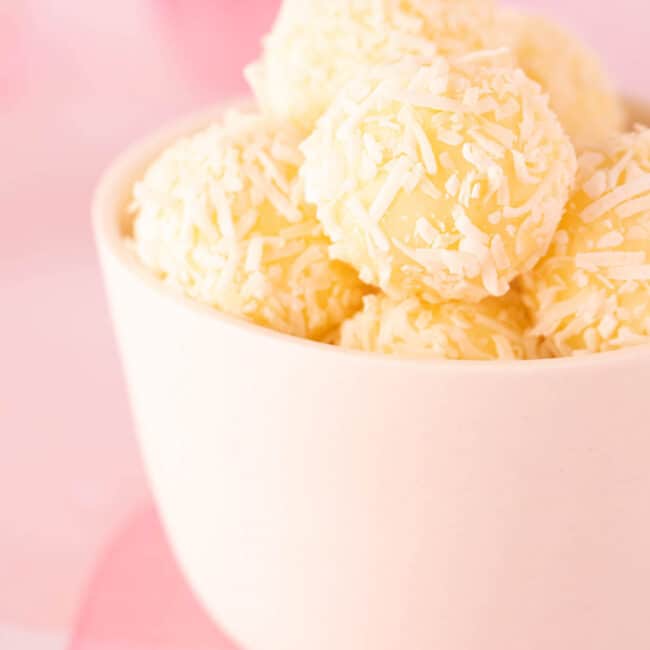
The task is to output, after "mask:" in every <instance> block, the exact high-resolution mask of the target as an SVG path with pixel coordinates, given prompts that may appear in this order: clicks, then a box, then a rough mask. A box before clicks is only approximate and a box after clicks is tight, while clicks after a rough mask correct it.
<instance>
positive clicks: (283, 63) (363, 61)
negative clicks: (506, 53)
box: [246, 0, 497, 128]
mask: <svg viewBox="0 0 650 650" xmlns="http://www.w3.org/2000/svg"><path fill="white" fill-rule="evenodd" d="M496 29H497V23H496V19H495V14H494V10H493V3H492V0H285V1H284V4H283V6H282V9H281V11H280V14H279V16H278V19H277V21H276V23H275V25H274V27H273V29H272V31H271V33H270V34H269V35H268V36H267V37H266V39H265V41H264V50H263V54H262V57H261V58H260V60H259V61H257V62H256V63H254V64H252V65H251V66H249V67H248V68H247V70H246V76H247V78H248V80H249V83H250V84H251V86H252V88H253V90H254V92H255V94H256V96H257V98H258V100H259V102H260V104H261V105H262V107H263V108H264V109H265V110H266V111H268V112H270V113H272V114H275V115H277V116H280V117H282V118H290V119H293V120H295V121H297V122H298V123H300V124H301V125H302V126H304V127H306V128H312V127H313V125H314V123H315V121H316V119H317V118H318V117H319V116H320V115H321V114H322V113H323V112H324V111H325V109H326V108H327V107H328V106H329V104H330V103H331V102H332V101H333V99H334V97H335V96H336V94H337V92H338V91H339V90H340V89H341V88H342V87H343V86H344V85H345V83H346V82H347V81H349V80H350V79H352V78H354V77H356V76H357V75H358V74H359V73H360V71H361V70H362V69H363V68H364V67H366V66H368V65H369V64H383V63H390V62H394V61H399V60H401V59H402V58H403V57H404V56H420V57H425V58H427V59H430V58H431V57H432V56H434V55H435V54H436V53H439V54H444V55H453V54H459V53H465V52H470V51H473V50H477V49H483V48H485V47H487V45H488V43H491V42H492V41H493V40H494V35H495V34H496V33H497V32H496Z"/></svg>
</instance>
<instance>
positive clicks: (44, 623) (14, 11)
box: [0, 0, 650, 650]
mask: <svg viewBox="0 0 650 650" xmlns="http://www.w3.org/2000/svg"><path fill="white" fill-rule="evenodd" d="M516 4H519V5H521V6H528V7H532V8H537V9H539V10H543V11H545V12H547V13H552V14H554V15H556V16H558V17H560V18H561V19H562V20H563V21H564V22H565V23H567V24H569V25H573V26H575V27H576V28H577V29H578V30H579V31H580V32H581V33H582V34H583V36H584V37H585V38H586V39H587V40H588V41H590V42H591V43H593V44H594V45H596V46H597V48H598V49H599V50H600V51H601V53H602V54H603V56H604V57H605V58H606V59H607V60H608V62H609V65H610V68H611V69H612V72H613V74H614V75H615V76H616V78H617V79H618V80H619V84H620V86H621V88H622V89H624V90H625V91H626V92H629V93H633V94H637V95H640V96H648V97H650V66H648V65H647V64H646V60H647V56H646V55H647V52H648V47H647V44H646V40H647V29H648V28H647V25H648V20H650V3H648V1H647V0H619V2H617V3H615V4H614V3H611V4H608V5H607V6H606V7H601V6H598V7H597V6H596V4H595V3H593V1H586V0H563V1H561V0H521V1H520V2H518V3H516ZM276 6H277V0H212V1H209V0H111V2H110V3H106V2H100V1H99V0H85V2H79V1H78V0H0V227H1V230H0V333H1V334H2V336H0V649H2V650H4V649H5V648H7V649H9V648H11V649H12V650H13V649H15V650H24V649H29V650H54V648H56V650H60V649H61V648H64V647H66V646H67V644H68V641H69V639H70V638H71V637H73V638H74V640H75V643H76V644H77V645H76V646H75V650H158V648H161V649H162V650H166V649H167V648H169V650H203V648H204V647H206V648H215V649H216V650H225V647H226V646H223V649H222V646H221V645H219V643H223V639H222V637H220V636H219V635H218V633H217V632H215V630H214V628H213V627H212V626H211V625H209V624H208V623H207V622H206V621H205V620H204V619H202V618H201V615H200V614H199V613H197V610H196V605H195V604H194V603H193V601H192V600H191V598H190V597H189V595H188V594H187V592H186V591H183V590H184V587H183V583H182V580H181V579H180V577H179V576H178V575H177V574H173V573H166V572H173V569H172V568H171V567H172V566H173V564H172V563H171V560H170V559H169V557H168V556H166V555H165V553H166V551H165V552H163V551H160V553H159V551H158V550H155V549H159V550H160V549H161V548H164V547H163V546H161V545H163V544H164V543H163V541H162V537H161V535H160V531H159V529H158V528H157V525H156V523H155V519H153V516H152V515H151V514H146V513H147V511H146V510H145V511H144V512H145V514H144V515H142V516H141V517H142V518H141V519H138V518H137V516H136V519H131V521H132V522H135V523H132V528H130V529H129V528H128V526H127V528H124V526H125V525H126V524H125V522H127V521H128V520H129V518H130V517H133V516H134V514H133V513H137V512H142V510H140V509H141V508H142V507H143V504H146V503H148V500H149V496H148V492H147V488H146V482H145V479H144V476H143V472H142V469H141V466H140V460H139V457H138V453H137V449H136V445H135V442H134V438H133V433H132V425H131V421H130V417H129V413H128V407H127V403H126V397H125V393H124V389H123V386H122V378H121V374H120V369H119V364H118V361H117V356H116V352H115V347H114V342H113V338H112V334H111V331H110V324H109V322H108V317H107V313H106V309H105V306H104V296H103V292H102V288H101V283H100V279H99V274H98V269H97V265H96V262H95V254H94V250H93V247H92V242H91V235H90V229H89V212H88V205H89V201H90V196H91V192H92V187H93V184H94V182H95V180H96V178H97V176H98V175H99V173H100V171H101V170H102V168H103V167H104V166H105V165H106V163H107V162H108V161H109V160H110V158H111V157H112V156H113V155H114V154H115V153H117V152H118V151H119V150H120V149H121V148H123V147H124V146H125V145H126V144H127V143H128V142H129V141H131V140H132V139H133V138H134V137H136V136H138V135H140V134H142V133H144V132H146V131H148V130H150V129H152V128H155V127H156V126H157V125H158V124H160V123H161V122H163V121H165V120H167V119H169V118H171V117H173V116H175V115H178V114H180V113H182V112H185V111H188V110H191V109H193V108H196V107H198V106H199V105H202V104H205V103H207V102H211V101H215V100H217V99H219V98H222V97H225V96H228V95H232V94H233V93H240V92H242V91H243V90H244V88H245V87H244V84H243V81H242V79H241V76H240V72H239V70H240V68H241V66H242V65H243V64H244V63H245V62H246V61H248V60H250V59H252V58H253V57H254V55H255V53H256V51H257V43H258V39H259V35H260V34H261V33H263V32H264V30H265V29H266V28H267V26H268V25H269V24H270V22H271V19H272V16H273V13H274V11H275V8H276ZM138 522H140V523H138ZM143 522H144V523H143ZM120 530H122V531H124V530H126V531H128V530H131V537H129V536H128V535H127V536H126V537H124V536H122V537H119V531H120ZM133 531H135V532H133ZM138 531H139V532H138ZM115 535H118V538H117V539H118V541H119V539H122V540H125V539H126V541H127V542H128V540H129V539H131V540H132V542H133V544H132V545H131V546H129V545H128V544H127V546H126V547H124V548H126V549H130V551H129V552H130V555H128V558H131V559H129V561H128V562H127V561H124V562H121V561H118V560H119V557H121V556H120V555H119V553H118V555H115V553H117V551H114V552H113V555H111V553H110V552H109V554H108V555H102V553H103V552H104V553H105V551H106V548H107V544H109V540H110V539H114V540H115V539H116V538H115ZM147 535H148V537H147ZM142 539H148V540H149V542H148V543H149V544H150V545H151V549H152V550H151V553H152V554H153V555H155V554H156V553H159V555H158V556H156V557H158V560H160V564H156V563H155V562H153V563H150V564H149V565H147V561H148V560H151V559H152V556H150V555H148V554H147V553H146V552H145V550H146V547H147V545H146V544H144V543H143V542H142ZM138 540H139V541H138ZM116 543H117V542H115V541H114V542H113V547H111V548H113V549H115V548H122V547H119V546H118V547H116V546H115V544H116ZM123 543H125V544H126V542H124V541H123ZM120 552H121V551H120ZM124 552H125V553H126V551H124ZM100 557H104V562H105V563H104V564H102V563H101V562H100V561H99V559H98V558H100ZM124 557H127V555H125V556H124ZM111 558H112V559H111ZM98 563H99V564H98ZM145 565H146V566H145ZM147 566H148V567H149V569H148V570H149V573H147V572H146V571H145V570H144V569H145V568H147ZM98 567H104V568H103V569H102V568H99V571H100V577H101V576H103V579H101V580H100V578H98V577H97V574H95V575H96V577H95V578H94V579H93V582H92V584H91V576H92V575H93V573H94V572H96V571H97V570H98ZM141 569H142V573H138V571H140V570H141ZM111 571H116V572H117V573H115V575H114V576H113V575H112V574H111ZM125 576H126V578H127V580H126V581H125V580H124V579H123V578H124V577H125ZM134 576H140V577H141V579H138V580H135V581H134ZM165 576H168V577H169V576H172V577H173V580H172V579H171V578H170V580H167V581H165V580H166V579H165ZM118 577H119V578H121V581H120V580H118ZM154 578H158V579H159V580H158V581H156V579H154ZM161 581H162V582H161ZM129 584H138V585H139V587H138V590H137V592H135V593H131V592H130V590H129V588H128V586H127V587H125V585H129ZM89 585H90V586H89ZM92 585H95V589H94V590H93V589H92ZM98 586H99V587H100V588H101V589H98V588H97V587H98ZM165 589H167V591H165ZM179 594H180V595H179ZM183 594H184V595H183ZM127 598H128V599H130V600H128V603H130V604H129V605H128V607H126V605H127V601H126V600H125V599H127ZM165 598H169V599H171V601H170V602H172V603H174V602H176V601H175V600H174V599H175V598H179V599H180V601H178V602H181V601H182V602H183V603H185V604H184V605H183V606H182V607H180V606H179V608H178V610H177V611H178V612H180V613H181V614H182V615H181V616H179V617H174V618H172V617H169V621H170V626H171V625H172V624H173V625H176V626H178V629H171V627H170V626H167V627H166V628H165V630H166V633H167V634H168V637H167V640H165V641H164V643H167V645H164V643H163V640H162V639H161V638H160V637H156V636H151V634H150V631H149V632H147V630H143V629H142V627H140V628H139V629H138V630H136V631H135V632H136V633H135V634H132V636H133V638H129V634H131V633H132V632H134V630H133V628H129V625H128V620H127V619H128V617H129V616H131V614H128V615H127V610H128V611H131V612H132V613H133V612H136V615H135V616H132V619H134V620H136V621H141V622H142V623H143V624H144V625H145V627H146V626H147V625H149V626H150V627H149V628H148V629H149V630H151V629H153V628H154V627H155V622H156V620H159V619H157V618H156V617H155V616H153V614H152V612H156V611H158V612H159V611H160V609H156V607H159V606H164V607H170V605H169V603H168V604H167V605H164V603H163V605H161V602H162V601H164V599H165ZM156 599H158V600H156ZM137 601H140V602H141V603H142V604H143V607H144V606H145V605H148V606H150V608H149V609H147V607H144V608H143V609H141V610H140V609H137V608H136V609H129V608H132V607H136V605H137V604H138V602H137ZM84 602H85V604H84ZM125 608H126V609H125ZM172 609H173V608H172ZM79 612H81V615H80V614H79ZM137 612H140V613H137ZM199 612H200V610H199ZM79 616H81V618H79ZM76 621H80V624H81V627H80V628H79V629H78V631H77V633H76V634H73V632H72V630H73V628H74V624H75V622H76ZM181 628H182V629H184V630H185V632H183V633H181V632H179V629H181ZM129 629H131V632H128V630H129ZM208 629H209V630H210V632H206V630H208ZM84 630H85V631H86V633H87V634H86V637H88V633H90V636H91V637H92V634H94V633H96V632H97V630H101V634H99V636H98V637H97V638H96V639H95V640H96V641H97V642H102V641H105V640H107V639H108V640H109V641H110V642H111V643H112V645H111V646H105V645H104V646H102V645H98V646H96V648H91V646H83V645H79V644H80V643H82V642H84V639H83V638H82V637H81V636H80V634H81V632H83V631H84ZM204 632H205V634H206V637H205V638H203V636H202V635H203V634H204ZM120 634H122V637H123V638H120ZM210 634H212V635H214V634H216V635H217V636H210ZM208 637H209V638H208ZM215 639H216V641H215ZM120 642H123V644H122V645H120ZM128 643H130V644H131V645H128ZM134 644H135V645H134ZM138 644H139V645H138ZM192 644H194V645H192ZM201 644H207V645H201Z"/></svg>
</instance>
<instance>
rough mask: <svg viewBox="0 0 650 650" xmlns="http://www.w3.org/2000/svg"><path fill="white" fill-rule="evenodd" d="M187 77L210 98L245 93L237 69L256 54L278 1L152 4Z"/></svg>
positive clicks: (159, 1)
mask: <svg viewBox="0 0 650 650" xmlns="http://www.w3.org/2000/svg"><path fill="white" fill-rule="evenodd" d="M154 2H155V5H156V7H157V8H158V9H159V11H160V15H161V16H162V18H163V21H164V27H165V30H166V32H167V33H168V34H169V36H170V38H171V39H172V40H173V42H174V44H175V46H176V48H177V50H178V52H179V53H180V55H181V57H182V61H183V64H184V66H185V69H186V71H187V74H188V75H189V76H190V77H191V79H192V80H193V81H194V82H195V83H196V84H198V85H199V86H200V87H201V89H202V90H203V91H207V92H208V93H209V94H210V95H211V96H213V95H215V94H217V95H219V96H224V95H229V94H233V93H241V92H243V91H245V89H246V84H245V81H244V78H243V76H242V69H243V68H244V66H245V65H246V64H248V63H250V62H251V61H252V60H253V59H255V57H256V56H257V54H258V52H259V47H260V40H261V38H262V36H263V35H264V34H265V33H266V32H267V31H268V30H269V29H270V27H271V24H272V22H273V18H274V17H275V14H276V12H277V9H278V6H279V4H280V2H279V0H154Z"/></svg>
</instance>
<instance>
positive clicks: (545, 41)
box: [497, 10, 625, 145]
mask: <svg viewBox="0 0 650 650" xmlns="http://www.w3.org/2000/svg"><path fill="white" fill-rule="evenodd" d="M497 22H498V24H499V26H500V28H499V34H500V40H499V44H502V45H507V46H509V47H510V48H512V50H513V52H514V55H515V59H516V61H517V63H518V64H519V65H520V66H521V67H522V68H523V70H524V71H525V72H526V74H527V75H528V76H529V77H531V79H534V80H535V81H537V82H538V83H539V84H541V86H542V87H543V88H544V89H545V90H546V91H547V92H548V93H549V95H550V100H551V108H553V110H555V112H556V113H557V114H558V117H559V118H560V122H562V125H563V126H564V128H565V129H566V131H567V133H568V134H569V135H570V136H571V137H572V138H573V140H574V142H576V143H577V144H581V145H594V144H598V143H599V142H600V141H602V140H603V139H605V138H608V137H609V136H611V135H613V134H615V133H617V132H620V131H621V129H622V128H623V127H624V123H625V111H624V109H623V105H622V102H621V100H620V98H619V97H618V95H617V94H616V92H615V89H614V86H613V84H612V82H611V80H610V78H609V76H608V74H607V71H606V70H605V68H604V66H603V64H602V63H601V61H600V60H599V58H598V56H597V55H596V53H595V52H592V51H591V49H590V48H588V47H587V46H586V45H585V44H584V43H582V42H581V41H580V40H579V39H578V38H577V37H576V36H574V35H573V34H571V33H570V32H568V31H566V30H565V29H563V28H562V27H560V26H559V25H556V24H555V23H553V22H551V21H549V20H546V19H544V18H541V17H539V16H534V15H530V14H524V13H520V12H517V11H511V10H502V11H500V12H499V13H498V21H497Z"/></svg>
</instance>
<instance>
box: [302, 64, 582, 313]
mask: <svg viewBox="0 0 650 650" xmlns="http://www.w3.org/2000/svg"><path fill="white" fill-rule="evenodd" d="M498 58H499V57H498V56H497V57H496V59H498ZM302 149H303V151H304V152H305V164H304V165H303V167H302V170H301V175H302V177H303V178H304V180H305V194H306V198H307V200H308V201H310V202H313V203H314V204H316V205H317V206H318V218H319V219H320V220H321V221H322V223H323V224H324V226H325V231H326V232H327V234H328V235H329V236H330V238H331V239H332V240H333V242H334V244H333V246H332V249H331V254H332V255H333V256H335V257H336V258H337V259H340V260H343V261H345V262H348V263H349V264H351V265H352V266H354V267H355V268H356V269H357V270H358V271H359V272H360V276H361V279H362V280H363V281H364V282H367V283H369V284H373V285H376V286H378V287H380V288H381V289H382V290H384V292H385V293H387V294H388V295H390V296H391V297H396V298H397V297H401V298H406V297H411V296H414V295H417V296H419V297H420V298H421V299H423V300H425V301H427V302H432V303H435V302H443V301H447V300H460V301H466V302H479V301H480V300H482V299H483V298H486V297H488V296H502V295H504V294H506V293H507V292H508V290H509V287H510V283H511V281H512V280H513V279H514V278H516V277H517V276H518V275H520V274H521V273H523V272H524V271H527V270H530V269H531V268H533V266H534V265H535V264H536V263H537V262H538V260H539V259H540V258H541V257H542V255H544V253H545V252H546V250H547V249H548V246H549V244H550V242H551V240H552V238H553V235H554V233H555V230H556V227H557V224H558V223H559V221H560V218H561V216H562V211H563V209H564V206H565V204H566V201H567V198H568V194H569V189H570V187H571V185H572V183H573V180H574V175H575V168H576V158H575V151H574V148H573V145H572V144H571V142H570V140H569V138H568V137H567V136H566V135H565V133H564V131H563V129H562V127H561V126H560V124H559V122H558V120H557V117H556V116H555V114H554V113H553V112H552V111H551V110H550V109H549V107H548V99H547V97H546V95H545V94H543V93H542V91H541V89H540V88H539V86H538V85H537V84H536V83H534V82H532V81H530V80H529V79H528V78H527V77H526V76H525V75H524V73H523V72H522V71H521V70H518V69H515V68H512V67H510V66H508V65H501V64H496V63H495V57H494V55H493V54H492V53H486V52H477V53H472V54H469V55H466V56H464V57H461V58H460V59H457V60H455V61H452V62H449V61H448V60H447V59H443V58H436V59H434V60H433V63H432V64H430V65H426V66H420V65H419V64H417V63H416V62H415V61H406V62H404V63H402V64H397V65H391V66H382V67H376V68H373V69H370V70H368V71H367V74H366V76H364V77H362V78H361V79H359V80H356V81H352V82H350V83H349V84H348V85H347V86H346V87H345V88H344V90H343V91H342V92H341V93H340V95H339V96H338V98H337V100H336V101H335V103H334V104H333V105H332V107H331V108H330V109H329V110H328V111H327V112H326V113H325V114H324V116H323V117H322V118H321V120H319V122H318V125H317V127H316V130H315V131H314V133H313V134H312V135H311V136H310V138H309V139H308V140H306V142H305V143H304V144H303V145H302Z"/></svg>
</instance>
